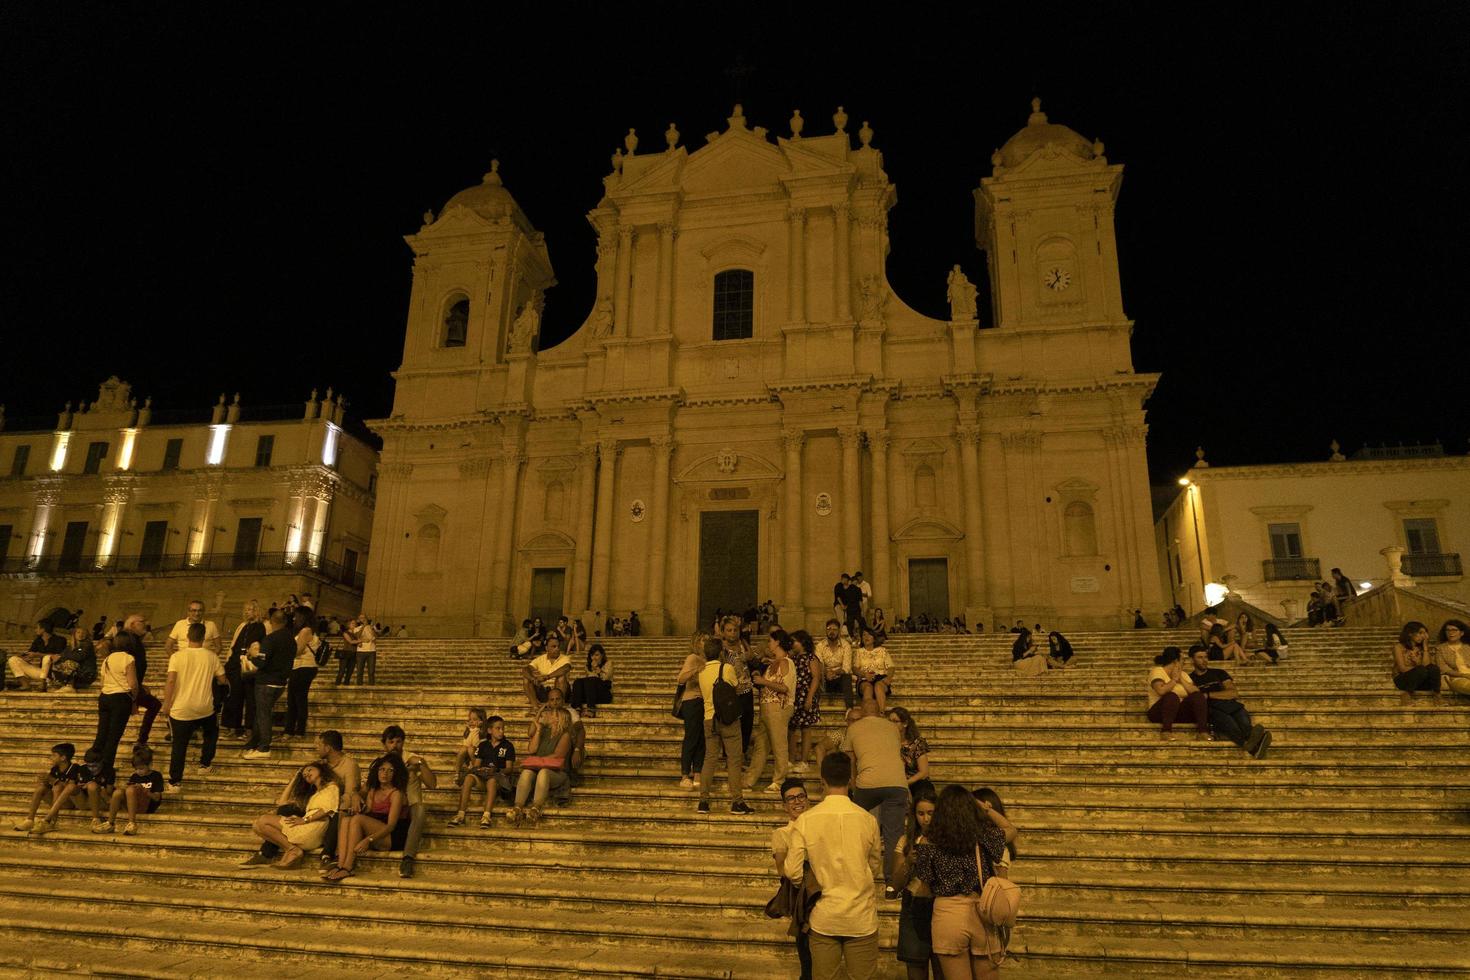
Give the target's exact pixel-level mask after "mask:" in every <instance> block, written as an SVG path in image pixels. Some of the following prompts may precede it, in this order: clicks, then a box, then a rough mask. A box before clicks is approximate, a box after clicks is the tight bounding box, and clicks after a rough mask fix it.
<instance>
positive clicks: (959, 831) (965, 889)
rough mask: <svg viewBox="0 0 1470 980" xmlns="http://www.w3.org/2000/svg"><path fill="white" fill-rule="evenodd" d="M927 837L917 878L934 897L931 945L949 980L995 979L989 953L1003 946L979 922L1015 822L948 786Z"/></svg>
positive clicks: (917, 854)
mask: <svg viewBox="0 0 1470 980" xmlns="http://www.w3.org/2000/svg"><path fill="white" fill-rule="evenodd" d="M924 836H925V838H926V840H925V842H923V843H920V844H917V845H916V846H915V847H914V877H916V878H918V879H919V880H920V881H922V882H923V883H924V884H925V885H926V886H927V887H928V889H929V891H930V892H932V893H933V895H934V916H933V919H932V925H931V930H930V947H931V948H932V950H933V952H934V955H935V956H937V957H938V958H939V963H940V968H941V969H942V971H943V973H944V977H945V980H958V978H960V977H972V978H975V980H980V978H993V977H995V976H997V973H998V968H997V966H996V964H995V962H994V961H993V960H992V959H991V955H992V954H994V953H1000V952H1003V951H1004V948H1005V947H1004V946H1003V945H1002V944H1001V941H1000V938H999V937H998V936H997V935H996V934H995V932H994V931H993V930H992V929H991V928H989V927H988V926H986V925H985V923H984V922H982V921H981V919H980V908H979V906H980V890H981V888H983V887H984V885H985V882H986V881H987V880H989V878H990V877H991V876H992V875H994V874H995V865H996V862H998V861H999V860H1000V859H1001V858H1002V857H1003V856H1004V855H1005V849H1006V845H1007V844H1009V843H1010V842H1011V841H1013V840H1014V839H1015V837H1016V826H1015V824H1013V823H1011V822H1010V820H1009V819H1007V818H1006V816H1005V814H1003V813H1000V812H998V811H996V810H995V809H994V808H992V807H991V806H990V805H989V804H986V803H983V802H982V803H979V804H977V802H976V800H975V798H974V797H972V796H971V795H970V791H969V790H967V789H965V788H964V787H963V786H946V787H945V788H944V791H943V792H942V793H940V794H939V799H938V801H937V802H936V803H935V806H934V817H933V819H932V820H931V821H930V823H929V830H928V832H927V833H926V834H925V835H924ZM977 857H978V859H979V861H978V865H977V861H976V859H977Z"/></svg>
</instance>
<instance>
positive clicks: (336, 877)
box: [322, 867, 353, 883]
mask: <svg viewBox="0 0 1470 980" xmlns="http://www.w3.org/2000/svg"><path fill="white" fill-rule="evenodd" d="M351 877H353V874H352V872H351V871H350V870H348V869H347V868H343V867H336V868H333V869H332V870H330V871H328V872H327V873H326V874H325V875H323V876H322V880H323V881H327V882H333V883H335V882H338V881H342V880H344V879H347V878H351Z"/></svg>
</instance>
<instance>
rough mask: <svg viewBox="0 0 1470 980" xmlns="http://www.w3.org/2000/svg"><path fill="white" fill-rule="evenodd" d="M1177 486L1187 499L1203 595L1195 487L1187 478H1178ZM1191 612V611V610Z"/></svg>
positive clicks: (1201, 558)
mask: <svg viewBox="0 0 1470 980" xmlns="http://www.w3.org/2000/svg"><path fill="white" fill-rule="evenodd" d="M1179 485H1180V486H1181V487H1183V488H1184V493H1185V494H1186V495H1187V496H1188V497H1189V516H1190V517H1191V518H1193V520H1194V557H1195V560H1196V561H1197V562H1198V563H1199V587H1200V593H1201V594H1203V593H1204V588H1205V551H1204V548H1202V547H1200V539H1199V511H1197V510H1196V509H1195V505H1194V491H1195V490H1196V489H1197V487H1196V486H1195V483H1194V481H1193V480H1191V479H1190V478H1189V477H1187V476H1181V477H1180V478H1179ZM1207 601H1208V600H1207ZM1192 612H1193V610H1191V613H1192Z"/></svg>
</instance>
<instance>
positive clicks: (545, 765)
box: [506, 687, 573, 827]
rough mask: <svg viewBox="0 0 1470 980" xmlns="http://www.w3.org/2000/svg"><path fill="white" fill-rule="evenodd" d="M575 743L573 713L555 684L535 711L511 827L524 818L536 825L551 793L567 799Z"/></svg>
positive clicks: (512, 811)
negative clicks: (544, 701)
mask: <svg viewBox="0 0 1470 980" xmlns="http://www.w3.org/2000/svg"><path fill="white" fill-rule="evenodd" d="M572 744H573V737H572V713H571V712H570V711H568V710H567V707H566V702H565V701H564V700H563V698H562V692H561V689H560V688H555V687H553V688H552V689H551V690H550V691H549V692H548V694H547V698H546V704H545V705H543V706H542V708H541V709H540V711H538V712H537V713H536V719H535V721H534V722H533V723H532V725H531V734H530V736H529V737H528V738H527V739H526V754H525V756H524V757H523V758H522V759H521V775H520V779H519V780H518V781H517V783H516V796H515V805H514V806H512V807H511V809H510V812H509V813H508V814H507V815H506V816H507V818H508V819H509V820H510V825H511V826H512V827H519V826H520V824H521V821H522V820H526V821H527V822H529V823H530V825H531V826H532V827H534V826H536V824H537V822H539V821H540V819H541V814H542V811H543V809H544V808H545V806H546V801H547V799H548V798H549V797H550V796H551V794H552V793H557V794H558V796H559V797H561V798H564V794H565V791H566V789H567V787H568V785H569V783H568V778H567V777H568V769H569V768H570V766H571V755H572ZM528 804H529V805H528Z"/></svg>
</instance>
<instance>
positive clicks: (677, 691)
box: [673, 684, 685, 718]
mask: <svg viewBox="0 0 1470 980" xmlns="http://www.w3.org/2000/svg"><path fill="white" fill-rule="evenodd" d="M684 687H685V685H683V684H680V685H679V686H678V687H676V688H674V710H673V715H674V717H675V718H683V717H684V713H683V712H682V711H680V710H679V707H680V705H682V704H683V703H684Z"/></svg>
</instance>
